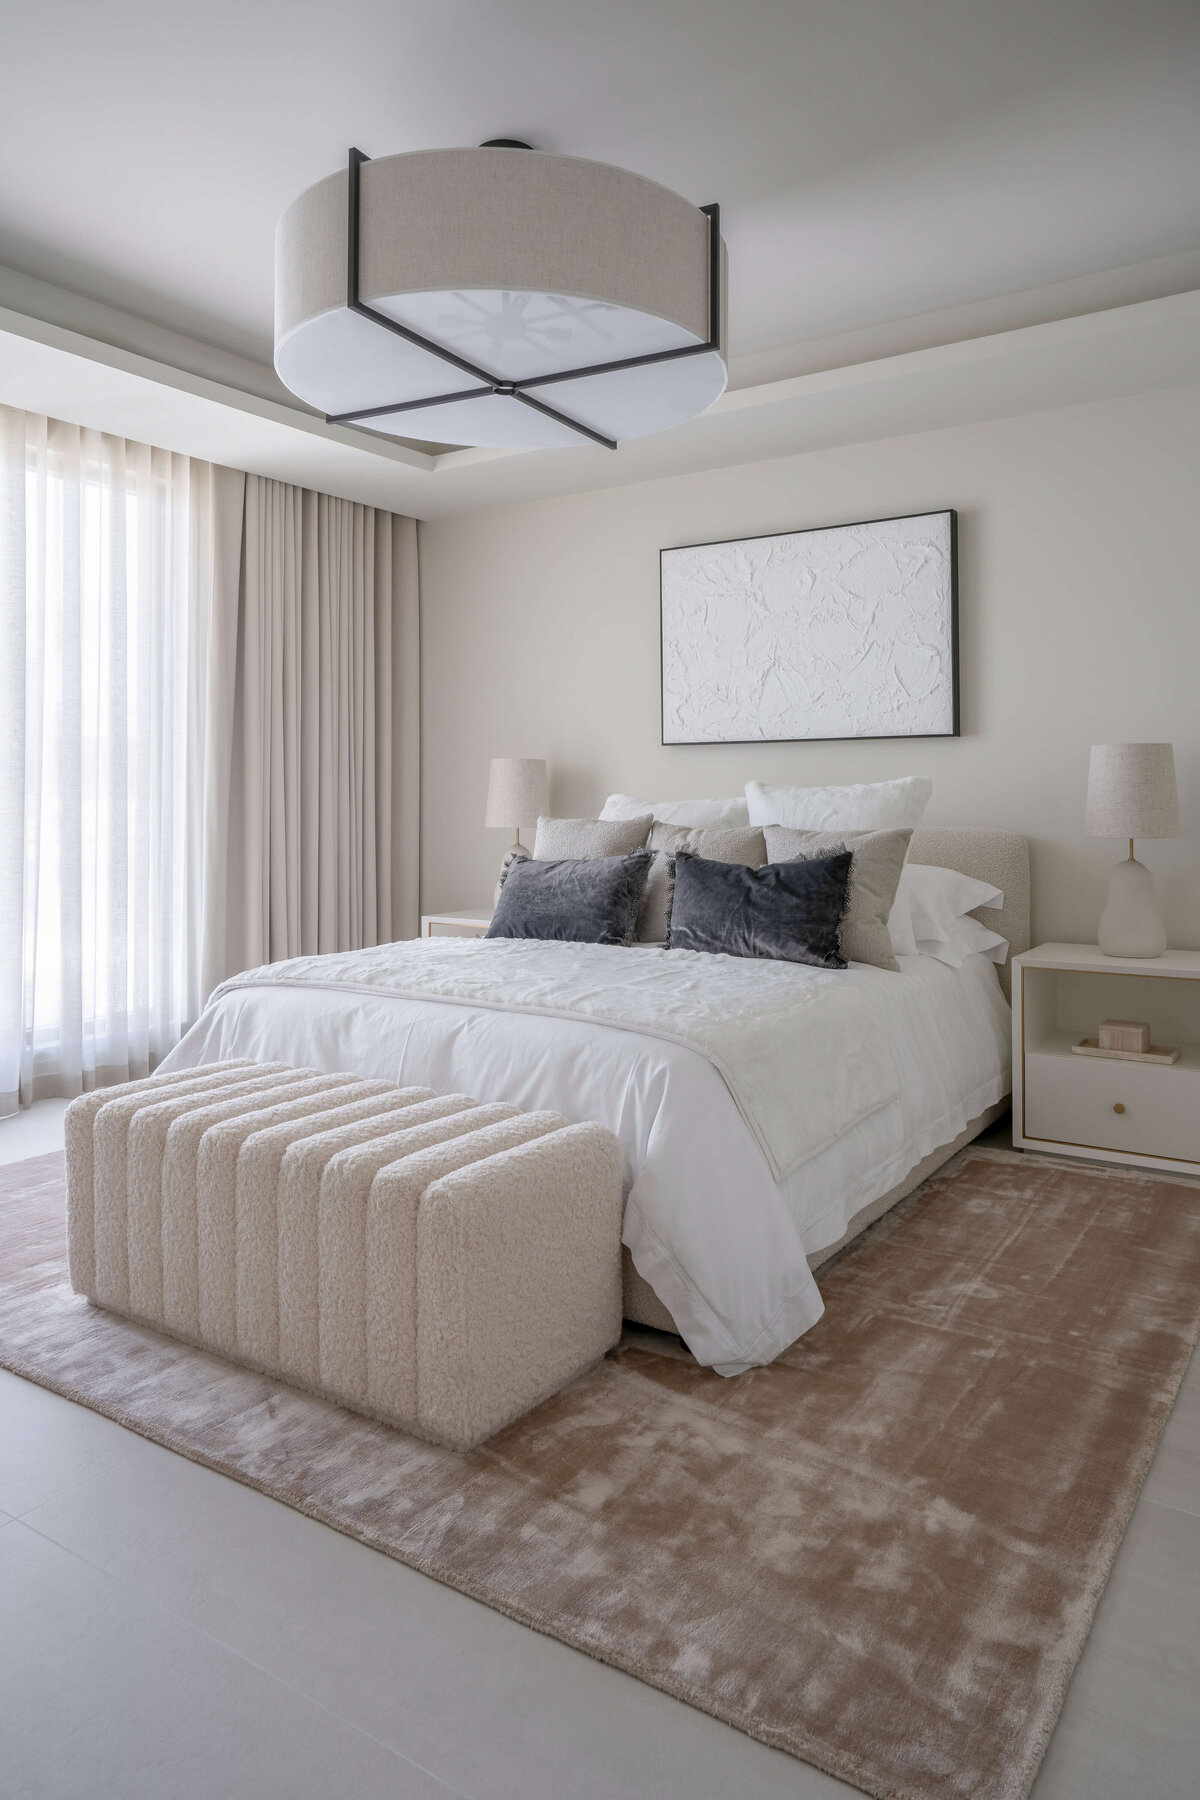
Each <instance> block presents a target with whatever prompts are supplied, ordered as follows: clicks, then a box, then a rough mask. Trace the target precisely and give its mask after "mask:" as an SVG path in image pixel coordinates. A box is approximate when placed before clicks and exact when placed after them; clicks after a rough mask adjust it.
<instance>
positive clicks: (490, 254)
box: [275, 138, 726, 450]
mask: <svg viewBox="0 0 1200 1800" xmlns="http://www.w3.org/2000/svg"><path fill="white" fill-rule="evenodd" d="M275 367H276V369H277V370H278V372H279V376H280V379H281V380H282V381H284V382H285V383H286V385H287V386H288V387H289V388H290V389H291V390H292V392H293V393H295V394H298V395H299V396H300V398H301V399H302V400H306V401H308V402H309V404H310V405H312V406H316V407H319V408H320V409H321V411H322V412H324V413H325V415H326V417H327V418H328V419H329V420H330V421H331V422H332V423H335V424H344V425H353V424H364V425H370V427H371V428H372V430H375V431H384V432H393V433H403V434H404V435H405V436H412V437H422V438H429V439H432V440H433V441H435V442H438V443H447V444H481V445H482V444H486V445H494V446H501V447H505V448H511V449H522V450H525V449H549V448H554V447H557V446H559V445H568V444H583V443H589V442H590V443H594V444H603V445H605V446H606V447H607V448H608V449H616V446H617V443H618V441H619V440H620V439H623V438H633V437H644V436H645V435H647V434H648V433H649V432H653V431H663V430H666V429H667V428H668V427H669V426H672V425H679V424H682V423H683V422H684V420H686V419H691V418H694V417H695V415H696V414H697V413H699V412H703V411H704V409H705V407H708V406H711V405H712V403H713V401H714V400H716V399H717V398H718V397H719V395H720V394H721V393H722V392H723V391H724V388H725V382H726V367H725V247H724V245H723V243H722V242H721V216H720V208H719V207H716V206H704V207H695V206H692V205H691V204H690V203H689V202H688V201H686V200H684V199H682V198H681V197H680V196H679V195H678V194H674V193H672V192H671V191H670V189H669V188H664V187H660V186H659V185H658V183H657V182H654V181H647V180H646V179H645V178H644V177H643V176H641V175H634V174H631V173H630V171H629V170H628V169H617V168H614V167H612V165H611V164H608V163H598V162H590V161H587V160H585V159H584V158H582V157H577V156H552V155H549V154H547V153H545V152H543V151H533V150H531V149H530V148H529V146H528V145H527V144H520V143H518V142H516V141H515V140H513V139H509V138H497V139H493V140H491V142H489V143H487V144H482V145H480V147H479V148H478V149H464V150H418V151H413V152H410V153H408V154H406V155H403V156H385V157H380V158H379V159H378V160H377V161H374V162H373V161H371V160H370V158H368V157H366V156H364V155H363V153H362V151H361V150H351V152H350V159H349V166H348V168H347V169H346V170H345V172H340V173H338V174H336V175H330V176H328V177H327V178H326V179H325V180H324V181H319V182H317V184H316V186H315V187H311V188H309V189H308V190H307V192H306V193H303V194H301V196H300V198H299V199H298V200H296V201H295V202H293V204H292V205H291V206H290V207H289V208H288V210H287V211H286V212H285V213H284V215H283V217H282V219H281V220H280V221H279V228H278V230H277V232H276V238H275Z"/></svg>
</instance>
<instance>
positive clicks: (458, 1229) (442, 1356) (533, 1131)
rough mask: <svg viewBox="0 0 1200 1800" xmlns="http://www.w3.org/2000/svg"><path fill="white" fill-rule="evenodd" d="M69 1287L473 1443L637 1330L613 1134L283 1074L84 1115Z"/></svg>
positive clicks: (176, 1079)
mask: <svg viewBox="0 0 1200 1800" xmlns="http://www.w3.org/2000/svg"><path fill="white" fill-rule="evenodd" d="M66 1146H67V1226H68V1231H67V1236H68V1248H69V1261H70V1274H71V1284H72V1286H73V1287H74V1288H75V1289H76V1291H77V1292H79V1293H81V1294H86V1295H87V1296H88V1298H89V1299H91V1300H93V1301H95V1302H96V1303H97V1304H98V1305H100V1306H104V1307H107V1308H109V1309H110V1310H112V1311H113V1312H118V1313H123V1314H125V1315H126V1316H128V1317H130V1318H133V1319H137V1320H140V1321H142V1322H144V1323H146V1324H149V1325H153V1326H156V1327H158V1328H159V1329H160V1330H163V1331H167V1332H170V1333H171V1334H172V1335H173V1336H175V1337H178V1338H182V1339H184V1340H185V1341H186V1342H188V1343H192V1344H198V1345H201V1346H202V1347H203V1348H205V1349H208V1350H215V1351H217V1352H218V1353H219V1354H220V1355H222V1356H227V1357H229V1358H231V1359H232V1360H234V1361H236V1362H242V1363H246V1364H248V1365H250V1366H251V1367H253V1368H256V1369H260V1370H262V1371H264V1372H266V1373H267V1374H271V1375H277V1376H279V1377H281V1378H282V1379H283V1380H284V1381H287V1382H291V1383H293V1384H295V1385H297V1386H301V1387H304V1388H308V1389H311V1390H312V1391H313V1392H316V1393H319V1394H322V1395H324V1396H326V1397H327V1398H328V1399H331V1400H336V1401H339V1402H340V1403H341V1404H343V1405H345V1406H350V1407H353V1408H355V1409H356V1410H358V1411H360V1412H365V1413H368V1414H370V1415H371V1416H372V1417H374V1418H378V1419H382V1420H384V1421H385V1422H386V1423H388V1424H390V1425H398V1426H400V1427H401V1428H402V1429H403V1430H405V1431H411V1432H415V1433H417V1434H418V1435H419V1436H421V1437H424V1438H429V1439H431V1440H433V1441H434V1442H436V1443H441V1444H448V1445H451V1446H453V1447H454V1448H457V1449H467V1448H470V1447H471V1446H472V1445H474V1444H478V1443H480V1442H481V1441H482V1440H483V1439H484V1438H486V1437H490V1436H491V1434H492V1433H493V1432H495V1431H498V1430H499V1429H500V1428H501V1426H503V1425H507V1424H508V1423H509V1422H510V1421H511V1420H513V1419H515V1418H517V1417H518V1416H519V1415H520V1414H521V1413H523V1412H526V1411H528V1409H529V1408H530V1407H531V1406H535V1405H537V1403H538V1402H539V1401H540V1400H544V1399H545V1398H547V1396H548V1395H550V1394H552V1393H554V1392H555V1391H556V1390H557V1389H558V1388H560V1387H562V1386H563V1385H564V1384H565V1383H566V1382H568V1381H569V1380H571V1378H572V1377H573V1376H575V1375H577V1374H579V1373H580V1372H581V1371H582V1370H583V1369H585V1368H587V1367H588V1366H589V1365H590V1364H592V1363H594V1362H596V1361H597V1360H598V1359H599V1358H600V1357H601V1356H603V1354H604V1352H605V1351H606V1350H608V1349H609V1348H611V1346H612V1345H613V1344H614V1343H615V1342H616V1341H617V1338H618V1336H619V1335H620V1329H621V1263H620V1249H621V1246H620V1236H621V1153H620V1146H619V1145H618V1143H617V1140H616V1138H615V1137H613V1135H612V1133H611V1132H608V1131H606V1130H604V1129H603V1127H601V1126H599V1125H590V1124H584V1125H572V1124H569V1123H568V1121H567V1120H566V1119H564V1118H562V1117H560V1116H559V1115H558V1114H557V1113H552V1112H532V1113H526V1112H521V1111H519V1110H518V1108H517V1107H515V1106H508V1105H499V1104H498V1105H481V1104H479V1103H478V1102H476V1101H474V1100H471V1099H469V1098H468V1097H467V1096H466V1095H464V1094H446V1095H440V1096H439V1095H436V1094H434V1093H432V1092H431V1091H430V1090H429V1089H427V1088H397V1087H394V1086H392V1085H391V1084H390V1083H388V1082H384V1081H367V1080H363V1079H362V1078H360V1077H358V1076H353V1075H325V1074H321V1073H320V1072H319V1071H318V1070H315V1069H291V1068H288V1067H286V1066H285V1065H283V1064H281V1063H246V1062H229V1063H217V1064H210V1065H208V1066H207V1067H203V1068H198V1069H189V1070H185V1071H180V1072H179V1073H178V1074H170V1075H158V1076H151V1077H149V1078H148V1079H147V1080H144V1081H133V1082H130V1083H128V1084H127V1085H126V1086H124V1087H118V1088H103V1089H100V1090H99V1091H97V1092H95V1093H91V1094H85V1095H83V1096H82V1097H81V1098H80V1099H78V1100H75V1101H73V1102H72V1104H71V1105H70V1107H69V1108H68V1109H67V1116H66Z"/></svg>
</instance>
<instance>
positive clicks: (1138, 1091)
mask: <svg viewBox="0 0 1200 1800" xmlns="http://www.w3.org/2000/svg"><path fill="white" fill-rule="evenodd" d="M1118 1106H1119V1107H1121V1108H1122V1109H1123V1110H1122V1111H1121V1112H1117V1111H1116V1110H1115V1108H1117V1107H1118ZM1024 1135H1025V1136H1026V1137H1029V1138H1041V1139H1044V1140H1048V1141H1049V1142H1051V1143H1060V1144H1078V1145H1081V1146H1089V1147H1091V1148H1094V1149H1097V1150H1115V1151H1122V1150H1124V1151H1126V1152H1127V1153H1129V1154H1131V1155H1135V1156H1161V1157H1167V1158H1170V1159H1171V1160H1173V1161H1176V1162H1195V1163H1200V1069H1197V1068H1194V1067H1192V1068H1178V1067H1173V1066H1172V1067H1162V1066H1159V1067H1156V1068H1143V1067H1139V1066H1138V1064H1136V1063H1127V1062H1112V1063H1109V1062H1104V1061H1102V1060H1100V1059H1099V1058H1096V1059H1093V1058H1085V1057H1081V1056H1071V1055H1070V1054H1067V1055H1062V1054H1061V1053H1057V1054H1055V1053H1044V1052H1038V1051H1031V1052H1028V1053H1027V1054H1026V1057H1025V1130H1024Z"/></svg>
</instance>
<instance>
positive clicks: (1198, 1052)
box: [1013, 944, 1200, 1175]
mask: <svg viewBox="0 0 1200 1800" xmlns="http://www.w3.org/2000/svg"><path fill="white" fill-rule="evenodd" d="M1102 1019H1143V1020H1147V1021H1148V1022H1149V1024H1150V1027H1151V1037H1152V1039H1153V1041H1154V1042H1155V1043H1156V1044H1170V1045H1178V1046H1179V1047H1180V1049H1181V1051H1182V1055H1181V1056H1180V1058H1179V1061H1178V1062H1177V1063H1170V1064H1165V1063H1158V1064H1155V1063H1134V1062H1117V1061H1109V1060H1108V1059H1107V1058H1100V1057H1090V1056H1076V1055H1074V1054H1073V1053H1072V1050H1071V1046H1072V1044H1077V1043H1079V1041H1080V1039H1081V1038H1085V1037H1093V1038H1094V1037H1095V1036H1096V1033H1097V1030H1098V1028H1099V1025H1100V1021H1101V1020H1102ZM1013 1143H1014V1144H1015V1145H1016V1147H1017V1149H1018V1150H1052V1151H1053V1152H1054V1153H1055V1155H1058V1156H1080V1157H1087V1158H1089V1159H1091V1160H1092V1161H1095V1162H1119V1163H1134V1164H1136V1165H1137V1166H1138V1167H1140V1168H1145V1169H1168V1170H1172V1171H1174V1172H1176V1173H1178V1174H1182V1175H1200V950H1168V951H1167V952H1166V953H1165V955H1163V956H1156V957H1154V958H1146V959H1144V960H1143V959H1139V958H1132V957H1129V958H1127V957H1119V956H1105V955H1104V953H1103V952H1102V951H1101V950H1100V948H1099V947H1098V946H1097V945H1096V944H1040V945H1039V946H1038V948H1037V949H1036V950H1027V951H1026V952H1025V954H1024V955H1023V956H1017V957H1014V959H1013Z"/></svg>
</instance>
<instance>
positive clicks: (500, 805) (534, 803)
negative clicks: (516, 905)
mask: <svg viewBox="0 0 1200 1800" xmlns="http://www.w3.org/2000/svg"><path fill="white" fill-rule="evenodd" d="M549 805H550V776H549V772H548V770H547V768H546V763H545V760H544V759H543V758H542V757H539V756H493V758H492V766H491V772H490V774H489V776H488V792H487V810H486V812H485V813H484V818H483V822H484V824H485V825H487V826H497V825H504V826H507V827H509V828H510V829H511V830H512V831H513V832H514V833H515V835H516V842H515V843H513V844H512V845H511V846H510V847H509V849H508V850H507V851H506V852H505V856H504V862H503V864H502V865H501V875H500V880H501V881H503V879H504V870H506V869H507V867H508V865H509V863H510V862H511V860H512V858H513V856H514V855H520V854H523V852H524V846H523V845H522V843H521V827H522V826H524V827H525V828H526V829H527V830H529V831H532V830H533V828H534V826H535V825H536V824H537V822H538V820H539V819H540V818H541V816H542V814H543V813H544V812H545V811H546V810H547V808H548V807H549ZM499 895H500V885H499V883H497V886H496V897H497V898H499Z"/></svg>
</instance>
